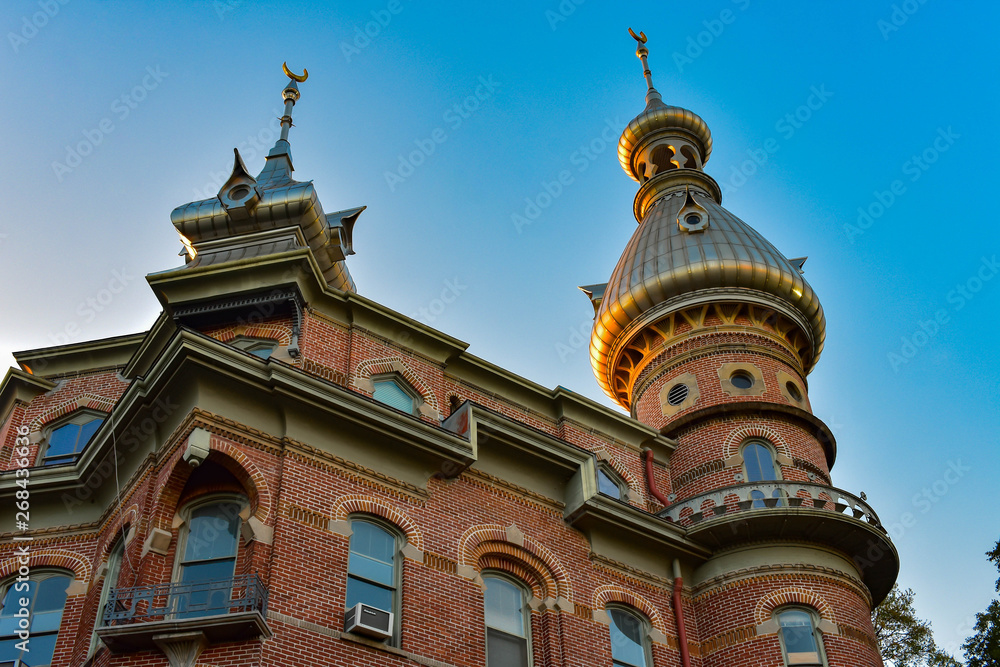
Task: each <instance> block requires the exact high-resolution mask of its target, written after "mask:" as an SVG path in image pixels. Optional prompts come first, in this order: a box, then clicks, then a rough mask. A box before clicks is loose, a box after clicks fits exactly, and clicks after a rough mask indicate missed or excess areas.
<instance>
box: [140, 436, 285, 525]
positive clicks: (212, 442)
mask: <svg viewBox="0 0 1000 667" xmlns="http://www.w3.org/2000/svg"><path fill="white" fill-rule="evenodd" d="M189 435H190V434H189ZM186 442H187V438H185V439H183V440H181V441H180V444H179V445H178V447H177V448H176V449H175V450H174V453H173V454H172V455H171V456H170V459H169V460H168V461H167V464H166V465H165V466H164V470H165V471H166V470H169V473H166V474H161V476H160V478H159V479H158V480H157V485H158V487H159V488H160V493H159V495H158V497H157V498H156V505H157V506H159V507H160V508H162V509H166V510H167V511H166V512H164V511H161V512H159V513H158V516H157V518H156V520H155V524H154V525H155V527H156V528H162V529H166V530H170V524H171V522H172V521H173V512H174V511H176V510H177V503H178V501H179V500H180V496H181V492H182V491H183V490H184V484H185V483H186V482H187V479H188V477H190V476H191V473H192V472H193V471H194V468H192V467H191V466H189V465H188V464H187V463H185V462H184V461H183V459H182V457H183V456H184V445H185V443H186ZM209 449H210V450H211V453H210V454H209V456H208V458H207V459H206V460H207V461H212V462H213V463H217V464H219V465H221V466H222V467H223V468H225V469H226V470H228V471H229V472H230V473H232V475H233V477H235V478H236V480H237V481H238V482H239V483H240V484H241V485H242V487H243V490H244V491H245V492H246V494H247V498H248V499H249V501H250V509H251V511H252V512H253V515H254V516H255V517H257V519H258V520H259V521H260V522H261V523H263V524H266V523H267V520H268V518H269V517H270V516H271V510H272V508H271V504H272V502H273V498H272V494H271V490H270V488H269V487H268V485H267V481H266V480H265V479H264V475H263V473H261V471H260V469H259V468H258V467H257V465H256V464H255V463H254V462H253V461H252V460H251V459H250V457H248V456H247V455H246V454H244V453H243V452H242V451H240V450H239V449H238V448H237V447H235V446H234V445H232V444H231V443H229V442H226V441H225V440H222V439H221V438H220V437H218V436H217V435H215V434H214V433H213V434H211V436H210V438H209Z"/></svg>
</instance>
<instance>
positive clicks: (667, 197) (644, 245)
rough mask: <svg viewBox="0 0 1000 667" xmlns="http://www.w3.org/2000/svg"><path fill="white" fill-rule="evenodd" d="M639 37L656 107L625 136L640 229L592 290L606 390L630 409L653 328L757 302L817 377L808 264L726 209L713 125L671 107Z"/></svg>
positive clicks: (821, 330)
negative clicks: (716, 173) (713, 171)
mask: <svg viewBox="0 0 1000 667" xmlns="http://www.w3.org/2000/svg"><path fill="white" fill-rule="evenodd" d="M629 32H631V30H630V31H629ZM632 36H633V37H635V38H636V40H637V41H638V42H639V48H638V49H637V51H636V55H638V56H639V58H640V59H641V60H642V63H643V69H644V74H645V76H646V80H647V83H648V86H649V92H647V95H646V102H647V105H646V110H645V111H644V112H643V113H641V114H639V116H637V117H636V118H635V119H634V120H633V121H632V122H630V123H629V125H628V127H627V128H626V130H625V132H624V133H623V134H622V138H621V141H620V143H619V158H620V159H621V162H622V167H623V168H624V169H625V172H626V173H628V174H629V176H631V177H632V178H634V179H635V180H637V181H639V182H640V183H641V184H642V185H641V187H640V188H639V192H638V193H637V195H636V198H635V204H634V214H635V217H636V220H638V221H639V227H638V228H637V229H636V231H635V233H634V234H633V236H632V238H631V240H630V241H629V243H628V245H627V246H626V248H625V252H624V253H623V254H622V256H621V259H619V260H618V264H617V266H616V267H615V269H614V272H613V273H612V275H611V279H610V280H609V281H608V283H607V284H606V285H591V286H588V287H587V288H586V290H585V291H586V292H587V294H588V296H590V298H591V301H592V303H593V305H594V308H595V320H594V328H593V332H592V334H591V342H590V356H591V364H592V365H593V368H594V373H595V375H596V376H597V379H598V382H599V384H600V385H601V388H602V389H603V390H604V391H605V393H607V394H608V395H609V396H611V398H613V399H614V400H615V401H617V402H618V403H619V404H621V405H622V406H623V407H626V408H629V407H630V405H629V404H630V402H631V388H632V385H633V384H634V382H635V380H636V378H637V376H638V374H639V373H640V372H641V367H642V366H644V365H645V364H647V363H648V362H649V361H650V360H651V359H652V358H653V357H654V356H655V355H656V354H657V353H658V350H657V349H655V345H652V346H651V343H650V341H651V340H655V339H657V336H656V335H654V334H651V333H649V332H654V333H656V332H657V326H658V323H660V322H663V321H664V320H665V319H666V318H668V317H670V315H671V314H672V313H677V312H679V311H681V310H683V309H688V308H691V307H692V306H697V305H706V306H707V305H709V304H720V305H724V304H744V305H746V304H749V307H750V308H752V309H756V310H755V312H759V313H761V314H762V317H761V322H762V326H766V327H777V328H778V329H780V330H781V331H780V332H779V333H780V335H781V336H782V338H783V340H785V344H786V345H787V346H788V347H789V348H790V349H791V350H792V351H793V352H794V353H795V355H796V356H797V357H798V358H799V359H800V362H801V365H802V370H803V372H804V373H808V372H809V371H810V370H811V369H812V367H813V365H814V364H815V363H816V361H817V360H818V358H819V355H820V352H821V350H822V348H823V340H824V337H825V327H826V325H825V318H824V316H823V309H822V307H821V306H820V303H819V299H818V298H817V296H816V294H815V293H814V292H813V290H812V288H811V287H810V286H809V284H808V283H807V282H806V281H805V279H804V278H803V277H802V270H801V261H804V260H789V259H787V258H786V257H785V256H784V255H782V254H781V253H780V252H779V251H778V250H777V249H776V248H775V247H774V246H773V245H771V243H769V242H768V241H767V239H765V238H764V237H763V236H761V235H760V234H759V233H757V232H756V231H755V230H754V229H753V228H752V227H750V225H748V224H747V223H745V222H743V221H742V220H740V219H739V218H737V217H736V216H735V215H733V214H732V213H730V212H729V211H727V210H726V209H724V208H723V207H722V206H721V202H722V192H721V189H720V188H719V186H718V184H717V183H716V182H715V180H714V179H712V178H711V177H710V176H709V175H707V174H705V173H704V172H703V171H702V166H703V165H704V162H705V161H706V160H707V159H708V155H709V153H710V151H711V146H712V138H711V133H710V132H709V130H708V126H707V125H706V124H705V122H704V121H703V120H702V119H701V118H700V117H698V116H697V115H696V114H694V113H692V112H690V111H687V110H685V109H680V108H678V107H669V106H667V105H665V104H663V102H662V101H661V100H660V98H659V93H657V92H656V90H655V89H654V88H653V85H652V81H651V77H650V73H649V68H648V66H647V65H646V54H647V53H648V51H647V50H646V47H645V35H644V34H642V33H640V35H639V36H636V35H635V33H632ZM779 319H780V324H779V325H775V324H774V323H775V322H778V320H779ZM661 329H662V327H661ZM775 335H777V334H775ZM666 338H667V337H664V336H660V337H659V339H660V340H661V341H665V340H666ZM637 341H643V342H642V344H641V345H640V344H638V342H637Z"/></svg>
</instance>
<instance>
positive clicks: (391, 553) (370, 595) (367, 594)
mask: <svg viewBox="0 0 1000 667" xmlns="http://www.w3.org/2000/svg"><path fill="white" fill-rule="evenodd" d="M399 539H400V538H399V537H398V536H397V535H396V534H395V533H394V532H392V531H390V530H389V529H387V528H386V527H384V526H383V525H381V524H378V523H375V522H373V521H371V520H368V519H354V520H353V521H351V545H350V555H349V556H348V559H347V594H346V601H345V607H346V608H347V609H353V608H354V606H355V605H357V604H359V603H363V604H366V605H369V606H371V607H375V608H376V609H381V610H383V611H388V612H391V613H392V615H393V619H394V620H393V624H394V626H395V627H394V628H392V639H390V640H389V641H390V643H391V644H393V645H395V643H396V640H397V638H398V637H399V633H398V632H397V631H396V630H397V628H398V627H399V608H400V600H399V588H400V587H399V583H400V582H399V574H400V569H401V568H400V567H399V549H400V545H399Z"/></svg>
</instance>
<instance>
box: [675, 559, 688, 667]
mask: <svg viewBox="0 0 1000 667" xmlns="http://www.w3.org/2000/svg"><path fill="white" fill-rule="evenodd" d="M683 586H684V580H683V579H682V578H681V562H680V561H679V560H678V559H676V558H675V559H674V618H676V619H677V642H678V643H679V644H680V648H681V664H682V665H684V667H691V656H690V655H689V654H688V640H687V629H686V628H685V627H684V608H683V607H682V606H681V588H682V587H683Z"/></svg>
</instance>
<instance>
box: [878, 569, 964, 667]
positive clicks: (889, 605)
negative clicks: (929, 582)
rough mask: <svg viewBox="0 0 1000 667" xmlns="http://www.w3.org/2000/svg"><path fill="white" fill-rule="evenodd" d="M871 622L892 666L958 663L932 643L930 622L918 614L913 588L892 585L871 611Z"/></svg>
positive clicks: (955, 666) (930, 666) (931, 666)
mask: <svg viewBox="0 0 1000 667" xmlns="http://www.w3.org/2000/svg"><path fill="white" fill-rule="evenodd" d="M872 625H874V626H875V640H876V642H878V647H879V651H881V653H882V658H883V659H884V660H885V661H886V663H887V664H890V665H893V667H961V663H959V662H957V661H956V660H955V659H954V658H952V657H951V656H950V655H948V654H947V653H945V652H943V651H941V650H940V649H939V648H938V647H937V644H935V643H934V635H933V634H932V632H931V624H930V623H928V622H927V621H923V620H921V619H919V618H917V613H916V611H915V610H914V608H913V590H912V589H909V588H907V589H906V590H900V589H899V585H898V584H897V585H895V586H893V587H892V590H891V591H890V592H889V595H888V597H886V599H885V600H883V601H882V604H880V605H879V606H878V607H876V608H875V610H874V611H873V612H872Z"/></svg>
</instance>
